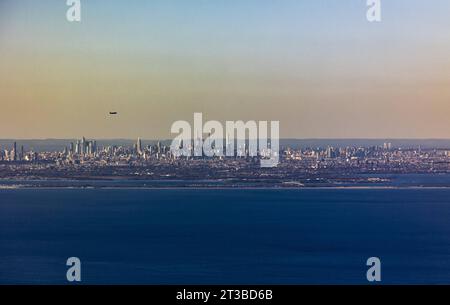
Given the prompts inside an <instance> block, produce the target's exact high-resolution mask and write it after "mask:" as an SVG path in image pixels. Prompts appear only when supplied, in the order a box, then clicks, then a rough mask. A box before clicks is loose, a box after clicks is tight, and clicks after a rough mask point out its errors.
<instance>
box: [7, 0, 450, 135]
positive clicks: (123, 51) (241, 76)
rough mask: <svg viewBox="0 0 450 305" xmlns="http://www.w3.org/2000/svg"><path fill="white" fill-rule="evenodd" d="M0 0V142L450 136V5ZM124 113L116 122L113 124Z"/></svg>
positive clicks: (395, 0) (389, 0) (412, 0)
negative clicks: (211, 125)
mask: <svg viewBox="0 0 450 305" xmlns="http://www.w3.org/2000/svg"><path fill="white" fill-rule="evenodd" d="M65 2H66V1H65V0H39V1H36V0H0V138H49V137H51V138H74V137H81V136H83V135H84V136H86V137H88V138H135V137H138V136H140V137H143V138H159V137H163V138H168V137H170V126H171V124H172V123H173V122H174V121H176V120H188V121H192V120H193V113H194V112H203V114H204V116H205V119H206V120H209V119H215V120H220V121H225V120H279V121H280V130H281V136H282V137H296V138H309V137H321V138H332V137H338V138H340V137H342V138H351V137H363V138H365V137H370V138H374V137H380V138H386V137H391V138H398V137H401V138H405V137H420V138H450V1H448V0H432V1H424V0H382V18H383V20H382V22H381V23H369V22H367V20H366V0H293V1H291V0H179V1H171V0H161V1H156V0H148V1H147V0H127V1H125V0H121V1H119V0H116V1H107V0H81V3H82V22H81V23H69V22H68V21H67V20H66V10H67V8H68V7H67V6H66V4H65ZM109 111H118V112H119V115H118V116H117V117H113V118H111V117H108V112H109Z"/></svg>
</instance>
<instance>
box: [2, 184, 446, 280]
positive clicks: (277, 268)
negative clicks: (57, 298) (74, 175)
mask: <svg viewBox="0 0 450 305" xmlns="http://www.w3.org/2000/svg"><path fill="white" fill-rule="evenodd" d="M73 256H75V257H79V258H80V260H81V264H82V265H81V267H82V268H81V270H82V283H84V284H367V283H368V282H367V280H366V271H367V269H368V267H367V266H366V260H367V259H368V258H369V257H373V256H375V257H379V258H380V259H381V263H382V266H381V268H382V269H381V270H382V283H384V284H444V283H445V284H450V189H445V188H442V189H438V188H434V189H425V188H424V189H302V190H294V189H283V190H281V189H279V190H278V189H267V190H263V189H126V188H123V189H11V190H7V189H4V190H0V283H1V284H67V283H68V282H67V280H66V271H67V268H68V267H67V266H66V260H67V258H69V257H73Z"/></svg>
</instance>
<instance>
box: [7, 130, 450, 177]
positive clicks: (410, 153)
mask: <svg viewBox="0 0 450 305" xmlns="http://www.w3.org/2000/svg"><path fill="white" fill-rule="evenodd" d="M279 155H280V164H279V166H278V170H281V171H287V172H293V173H299V172H301V171H304V172H308V171H320V170H321V171H333V170H335V171H338V170H340V171H348V172H354V171H359V172H377V171H378V172H423V171H425V172H426V171H428V172H429V171H443V172H447V171H448V172H450V150H449V149H421V148H420V147H417V148H398V147H396V148H394V147H393V146H392V144H391V143H384V144H382V145H379V146H371V147H356V146H352V147H331V146H328V147H322V148H320V147H319V148H312V147H309V148H308V147H306V148H289V147H282V148H281V149H280V154H279ZM259 158H261V156H259V155H256V156H255V155H252V154H250V153H249V152H248V149H245V147H244V148H243V149H240V148H239V147H237V148H236V154H235V156H234V157H217V156H213V157H207V156H203V157H182V156H175V155H173V154H172V153H171V149H170V146H169V145H163V144H162V143H161V142H155V143H153V144H152V145H143V143H142V141H141V139H137V141H136V142H135V143H134V145H128V146H127V145H119V146H115V145H103V146H99V145H98V143H97V142H96V141H95V140H86V139H85V138H84V137H83V138H82V139H80V140H77V141H76V142H72V143H70V144H69V145H68V146H67V147H65V148H64V149H63V150H60V151H47V152H43V151H42V152H34V151H25V150H24V147H23V145H22V146H20V148H18V145H17V143H14V144H13V145H12V146H11V147H6V148H5V149H3V150H0V162H1V164H3V165H8V164H12V165H15V166H16V168H17V167H18V166H20V165H22V166H26V165H29V166H42V164H44V165H45V166H52V167H53V166H57V167H58V168H72V167H73V166H77V167H78V168H79V167H80V166H81V167H83V166H84V167H85V168H89V167H92V168H96V169H98V168H99V167H108V166H109V167H114V166H118V165H119V166H125V167H126V166H127V165H128V166H142V167H157V166H159V165H161V164H164V165H168V166H172V167H174V168H175V167H178V168H187V169H189V167H193V166H196V167H199V166H203V167H204V168H205V169H204V170H205V171H206V170H208V169H212V168H222V169H223V170H224V171H226V170H228V169H229V168H232V169H236V168H242V167H245V166H247V165H248V164H251V165H253V164H257V163H258V160H259ZM276 171H277V169H274V170H272V172H276Z"/></svg>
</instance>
